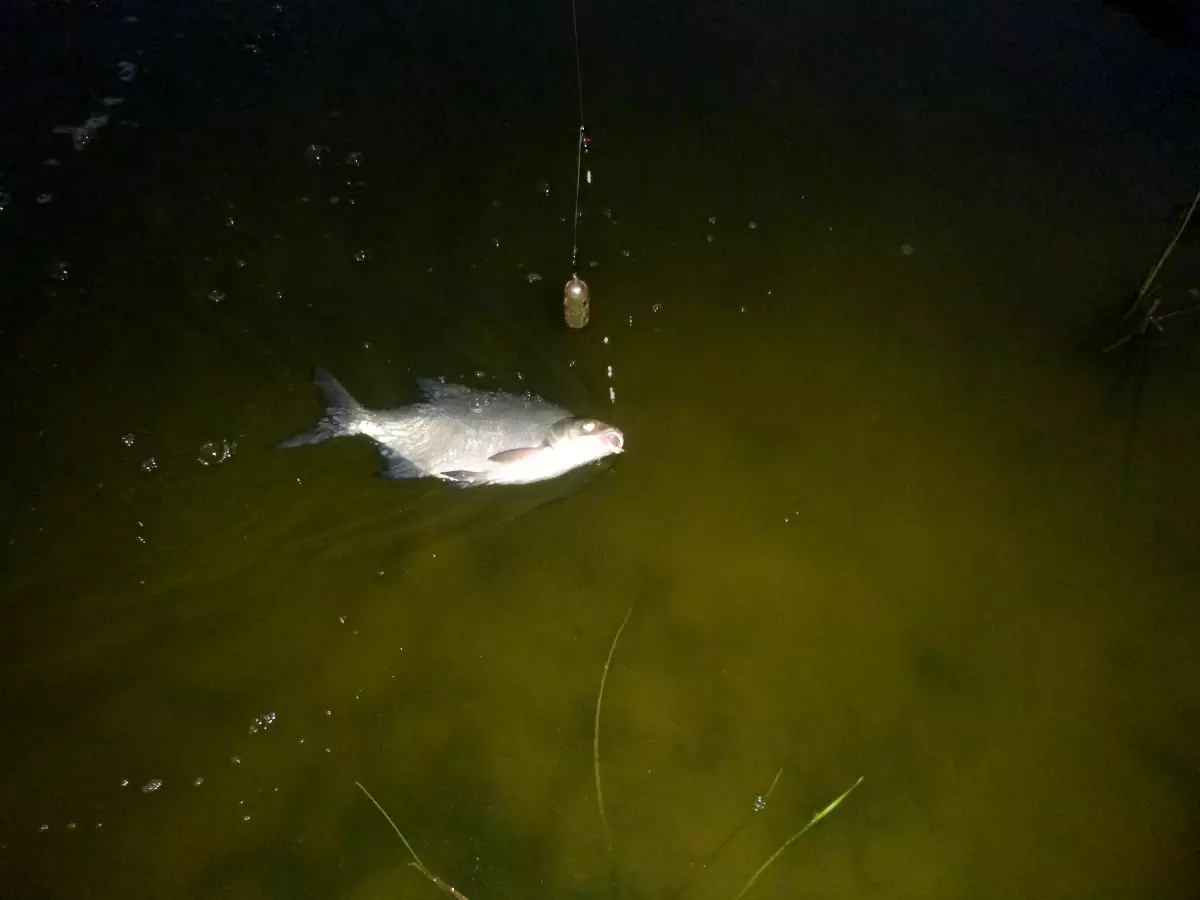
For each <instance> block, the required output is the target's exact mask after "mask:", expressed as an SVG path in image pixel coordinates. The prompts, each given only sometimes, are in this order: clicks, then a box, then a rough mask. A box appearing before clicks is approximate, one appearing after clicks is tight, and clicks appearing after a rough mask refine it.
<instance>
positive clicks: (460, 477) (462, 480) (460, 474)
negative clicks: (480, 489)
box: [438, 469, 487, 487]
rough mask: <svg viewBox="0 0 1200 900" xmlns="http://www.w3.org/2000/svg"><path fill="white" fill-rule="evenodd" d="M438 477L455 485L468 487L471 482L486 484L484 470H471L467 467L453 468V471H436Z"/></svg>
mask: <svg viewBox="0 0 1200 900" xmlns="http://www.w3.org/2000/svg"><path fill="white" fill-rule="evenodd" d="M438 478H440V479H442V480H443V481H446V482H449V483H450V484H453V485H455V486H456V487H470V486H471V485H473V484H487V473H486V472H471V471H469V470H467V469H455V470H454V471H453V472H438Z"/></svg>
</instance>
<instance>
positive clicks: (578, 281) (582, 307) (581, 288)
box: [563, 0, 592, 328]
mask: <svg viewBox="0 0 1200 900" xmlns="http://www.w3.org/2000/svg"><path fill="white" fill-rule="evenodd" d="M571 25H572V28H573V29H574V33H575V83H576V86H577V88H578V91H579V141H578V143H577V144H576V147H575V218H574V219H572V221H571V279H570V280H569V281H568V282H567V283H566V284H565V285H564V286H563V319H564V320H565V321H566V323H567V325H568V326H569V327H571V328H583V327H584V326H585V325H587V323H588V319H589V318H590V316H591V295H590V293H589V291H588V286H587V284H586V283H585V282H584V281H583V279H582V278H580V277H579V274H578V272H577V271H576V267H577V266H578V263H579V191H580V183H581V178H582V176H583V158H584V156H586V155H587V152H588V145H589V144H590V143H591V141H592V139H591V138H589V137H588V134H587V124H586V120H585V119H584V116H583V62H582V55H581V54H580V52H579V14H578V13H577V12H576V9H575V0H571ZM587 183H588V184H591V183H592V170H591V169H588V170H587Z"/></svg>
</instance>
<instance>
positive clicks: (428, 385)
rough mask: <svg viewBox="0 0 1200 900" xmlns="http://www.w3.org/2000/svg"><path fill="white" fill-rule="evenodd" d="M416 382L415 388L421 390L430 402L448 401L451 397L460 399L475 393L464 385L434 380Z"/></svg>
mask: <svg viewBox="0 0 1200 900" xmlns="http://www.w3.org/2000/svg"><path fill="white" fill-rule="evenodd" d="M416 382H417V387H419V388H420V389H421V393H422V394H424V395H425V396H426V397H428V398H429V399H430V400H449V399H450V398H451V397H461V396H463V395H464V394H473V393H475V391H474V390H473V389H472V388H469V387H467V386H466V385H462V384H451V383H450V382H448V381H438V380H437V379H436V378H418V379H416Z"/></svg>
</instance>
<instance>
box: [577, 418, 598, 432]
mask: <svg viewBox="0 0 1200 900" xmlns="http://www.w3.org/2000/svg"><path fill="white" fill-rule="evenodd" d="M580 427H581V428H582V429H583V430H584V431H585V432H587V433H589V434H590V433H591V432H593V431H595V430H596V423H595V422H593V421H592V420H591V419H589V420H588V421H586V422H584V423H583V425H581V426H580Z"/></svg>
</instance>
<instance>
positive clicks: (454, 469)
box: [278, 366, 625, 487]
mask: <svg viewBox="0 0 1200 900" xmlns="http://www.w3.org/2000/svg"><path fill="white" fill-rule="evenodd" d="M313 383H314V384H316V386H317V387H318V388H319V389H320V390H321V393H322V394H324V396H325V402H326V404H327V407H326V409H325V414H324V415H323V416H321V418H320V420H319V421H318V422H317V424H316V426H315V427H313V428H312V429H310V430H308V431H304V432H301V433H300V434H297V435H294V436H293V437H290V438H287V439H286V440H283V441H281V442H280V443H279V444H278V447H279V448H280V449H288V448H292V447H303V446H307V445H310V444H322V443H324V442H326V441H330V440H333V439H334V438H340V437H350V436H352V435H365V436H366V437H369V438H370V439H371V440H372V441H374V442H375V445H376V447H377V448H378V450H379V454H380V456H381V457H382V458H383V460H382V467H381V468H380V470H379V475H381V476H382V477H384V478H387V479H406V478H439V479H441V480H442V481H444V482H448V483H450V484H452V485H454V486H456V487H474V486H479V485H485V484H530V483H532V482H535V481H546V480H548V479H551V478H557V477H558V476H559V475H563V474H565V473H566V472H569V471H571V470H572V469H576V468H578V467H580V466H584V465H587V464H588V463H593V462H598V461H599V460H601V459H604V458H605V457H607V456H611V455H613V454H617V453H622V452H623V451H624V450H625V435H624V434H623V433H622V432H621V430H620V429H619V428H615V427H614V426H612V425H608V424H606V423H604V422H601V421H599V420H598V419H591V418H587V417H584V416H577V415H575V414H574V413H572V412H570V411H568V410H566V409H563V408H562V407H560V406H556V405H554V404H553V403H550V402H548V401H546V400H544V399H543V398H541V397H539V396H538V395H536V394H532V393H526V394H511V393H508V392H506V391H497V390H492V391H484V390H479V389H476V388H473V387H468V386H467V385H462V384H452V383H450V382H446V381H442V380H440V379H434V378H417V379H416V383H417V387H418V388H419V389H420V391H421V393H422V395H423V398H422V399H421V400H419V401H417V402H414V403H410V404H408V405H407V406H399V407H395V408H392V409H383V410H375V409H367V408H366V407H365V406H363V405H362V404H361V403H359V402H358V401H357V400H355V399H354V397H352V396H351V395H350V392H349V391H347V390H346V388H344V387H343V386H342V384H341V383H340V382H339V381H338V380H337V379H336V378H334V377H333V376H332V375H331V374H329V372H327V371H325V370H324V369H322V368H320V367H319V366H318V367H317V368H316V369H315V370H314V372H313Z"/></svg>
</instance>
